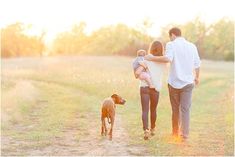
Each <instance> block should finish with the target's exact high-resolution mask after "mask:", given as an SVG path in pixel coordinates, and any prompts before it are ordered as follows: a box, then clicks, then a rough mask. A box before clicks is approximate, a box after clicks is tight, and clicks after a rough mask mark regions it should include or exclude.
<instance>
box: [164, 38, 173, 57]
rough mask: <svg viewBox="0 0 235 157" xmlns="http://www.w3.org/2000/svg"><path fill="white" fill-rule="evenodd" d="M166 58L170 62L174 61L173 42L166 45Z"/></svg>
mask: <svg viewBox="0 0 235 157" xmlns="http://www.w3.org/2000/svg"><path fill="white" fill-rule="evenodd" d="M165 56H166V57H167V58H168V59H169V60H170V61H172V60H173V58H174V52H173V48H172V43H171V42H168V43H167V44H166V54H165Z"/></svg>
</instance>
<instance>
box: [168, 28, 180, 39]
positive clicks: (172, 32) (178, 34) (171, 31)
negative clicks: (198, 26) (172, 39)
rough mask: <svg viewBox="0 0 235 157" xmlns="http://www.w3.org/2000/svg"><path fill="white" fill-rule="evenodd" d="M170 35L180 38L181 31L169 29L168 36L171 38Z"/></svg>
mask: <svg viewBox="0 0 235 157" xmlns="http://www.w3.org/2000/svg"><path fill="white" fill-rule="evenodd" d="M172 34H174V35H175V36H177V37H179V36H181V30H180V29H179V28H177V27H174V28H171V29H170V30H169V35H170V36H171V35H172Z"/></svg>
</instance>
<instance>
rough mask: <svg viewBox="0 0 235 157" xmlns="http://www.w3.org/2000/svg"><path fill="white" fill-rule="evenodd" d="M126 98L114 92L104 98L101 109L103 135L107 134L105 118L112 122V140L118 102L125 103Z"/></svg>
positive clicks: (110, 132) (110, 135) (110, 134)
mask: <svg viewBox="0 0 235 157" xmlns="http://www.w3.org/2000/svg"><path fill="white" fill-rule="evenodd" d="M125 102H126V100H124V99H123V98H122V97H120V96H119V95H117V94H113V95H112V96H111V97H109V98H106V99H104V101H103V104H102V110H101V122H102V124H101V135H102V136H103V135H105V136H106V135H107V128H106V123H105V118H107V119H108V122H109V123H111V129H110V131H109V137H110V140H112V135H113V124H114V119H115V109H116V104H120V105H124V104H125Z"/></svg>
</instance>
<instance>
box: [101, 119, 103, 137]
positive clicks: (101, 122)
mask: <svg viewBox="0 0 235 157" xmlns="http://www.w3.org/2000/svg"><path fill="white" fill-rule="evenodd" d="M101 135H102V136H103V135H104V118H103V117H101Z"/></svg>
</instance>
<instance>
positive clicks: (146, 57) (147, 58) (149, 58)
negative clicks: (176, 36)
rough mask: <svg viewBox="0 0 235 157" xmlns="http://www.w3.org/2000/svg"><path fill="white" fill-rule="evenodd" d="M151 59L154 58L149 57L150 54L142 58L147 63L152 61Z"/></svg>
mask: <svg viewBox="0 0 235 157" xmlns="http://www.w3.org/2000/svg"><path fill="white" fill-rule="evenodd" d="M153 58H154V57H153V56H152V55H150V54H149V55H146V56H144V59H145V60H148V61H152V60H153Z"/></svg>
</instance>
